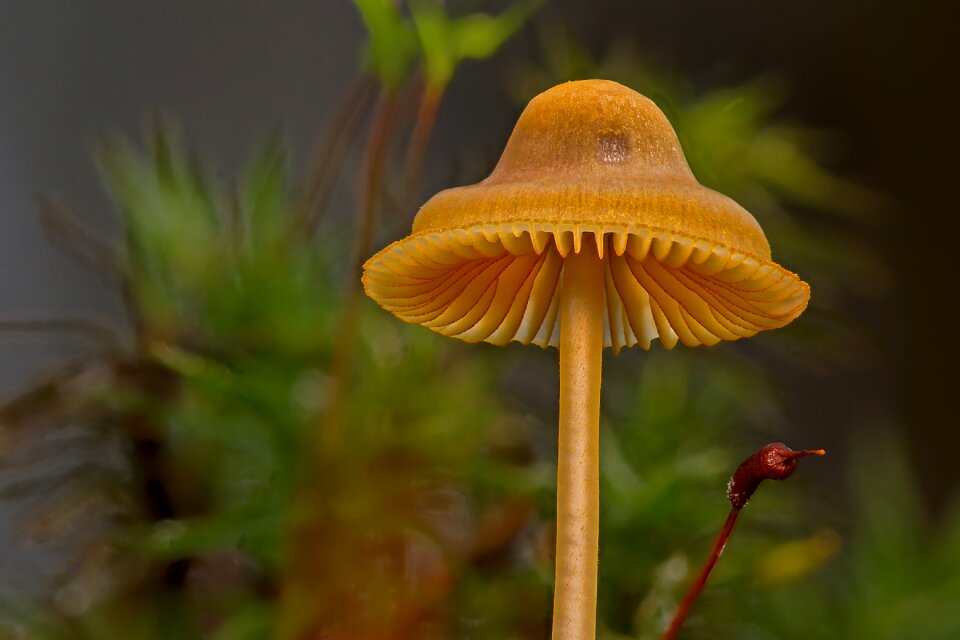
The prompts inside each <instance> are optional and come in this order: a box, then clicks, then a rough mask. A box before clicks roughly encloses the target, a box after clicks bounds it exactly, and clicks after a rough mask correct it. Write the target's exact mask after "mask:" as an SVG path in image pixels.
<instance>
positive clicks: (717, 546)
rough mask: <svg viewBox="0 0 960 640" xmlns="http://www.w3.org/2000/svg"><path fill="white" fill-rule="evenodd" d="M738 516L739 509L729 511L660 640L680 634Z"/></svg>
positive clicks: (671, 639) (725, 544) (670, 638)
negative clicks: (705, 559)
mask: <svg viewBox="0 0 960 640" xmlns="http://www.w3.org/2000/svg"><path fill="white" fill-rule="evenodd" d="M739 515H740V509H730V513H729V514H728V515H727V520H726V522H724V523H723V528H721V529H720V533H719V534H718V535H717V540H716V542H714V543H713V549H711V550H710V555H709V557H708V558H707V561H706V563H704V565H703V568H702V569H700V574H699V575H698V576H697V579H696V580H694V581H693V584H692V585H690V589H689V590H688V591H687V595H685V596H684V597H683V601H682V602H681V603H680V606H679V607H678V608H677V612H676V613H675V614H674V616H673V621H672V622H671V623H670V628H669V629H667V632H666V633H664V634H663V637H662V640H673V639H674V638H676V637H677V635H678V634H679V633H680V628H681V627H683V623H684V621H685V620H686V619H687V616H688V615H689V614H690V609H691V608H692V607H693V603H694V602H696V601H697V598H698V597H699V596H700V592H701V591H703V585H705V584H706V583H707V578H709V577H710V572H711V571H713V568H714V567H715V566H716V564H717V560H719V559H720V555H721V554H722V553H723V550H724V548H725V547H726V546H727V540H729V539H730V534H731V533H733V526H734V525H735V524H736V523H737V516H739Z"/></svg>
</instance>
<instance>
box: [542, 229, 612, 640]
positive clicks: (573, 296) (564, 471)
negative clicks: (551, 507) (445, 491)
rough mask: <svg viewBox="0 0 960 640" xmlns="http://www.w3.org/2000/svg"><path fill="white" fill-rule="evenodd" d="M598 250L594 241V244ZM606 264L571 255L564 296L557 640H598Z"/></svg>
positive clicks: (585, 251)
mask: <svg viewBox="0 0 960 640" xmlns="http://www.w3.org/2000/svg"><path fill="white" fill-rule="evenodd" d="M590 244H591V245H592V242H591V243H590ZM603 277H604V276H603V263H602V262H601V260H600V258H599V257H598V255H597V251H596V247H592V248H591V246H589V245H588V244H587V243H586V242H585V243H584V246H583V247H581V250H580V252H579V253H572V254H570V255H569V256H567V258H566V260H565V261H564V266H563V282H562V283H561V290H560V434H559V444H558V451H557V560H556V562H557V566H556V581H555V586H554V595H553V640H593V639H594V637H595V634H596V617H597V615H596V614H597V555H598V550H599V546H598V543H599V531H600V372H601V363H602V354H603V314H604V312H605V309H606V306H605V301H604V291H603V287H602V286H597V283H598V282H603Z"/></svg>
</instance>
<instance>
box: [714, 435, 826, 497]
mask: <svg viewBox="0 0 960 640" xmlns="http://www.w3.org/2000/svg"><path fill="white" fill-rule="evenodd" d="M825 454H826V451H824V450H823V449H809V450H806V451H794V450H793V449H791V448H790V447H788V446H787V445H785V444H783V443H782V442H771V443H770V444H768V445H766V446H765V447H763V448H762V449H760V451H757V452H756V453H755V454H753V455H751V456H750V457H749V458H747V459H746V460H744V461H743V463H742V464H741V465H740V466H739V467H737V470H736V471H735V472H734V474H733V476H732V477H731V478H730V482H729V483H728V484H727V499H728V500H730V504H732V505H733V508H734V509H737V510H739V509H743V508H744V507H745V506H747V503H748V502H750V498H751V497H752V496H753V493H754V491H756V490H757V487H759V486H760V483H761V482H763V481H764V480H783V479H785V478H789V477H790V476H791V475H792V474H793V472H794V471H796V469H797V460H798V459H799V458H802V457H803V456H822V455H825Z"/></svg>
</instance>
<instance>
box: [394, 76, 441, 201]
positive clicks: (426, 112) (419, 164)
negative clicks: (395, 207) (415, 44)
mask: <svg viewBox="0 0 960 640" xmlns="http://www.w3.org/2000/svg"><path fill="white" fill-rule="evenodd" d="M443 93H444V88H443V87H434V86H432V85H430V84H429V83H427V84H426V85H425V86H424V88H423V93H422V95H421V97H420V107H419V109H418V110H417V119H416V122H415V123H414V125H413V133H412V134H410V146H409V147H407V158H406V162H405V163H404V164H405V166H406V174H405V176H404V184H403V202H402V203H401V204H402V205H403V206H404V207H410V206H413V205H414V204H416V203H415V202H414V200H415V199H416V197H417V189H418V188H419V186H420V178H421V176H422V175H423V164H424V160H425V159H426V157H427V146H428V145H429V144H430V138H431V137H432V135H433V129H434V126H435V125H436V122H437V111H438V110H439V107H440V101H441V100H442V99H443Z"/></svg>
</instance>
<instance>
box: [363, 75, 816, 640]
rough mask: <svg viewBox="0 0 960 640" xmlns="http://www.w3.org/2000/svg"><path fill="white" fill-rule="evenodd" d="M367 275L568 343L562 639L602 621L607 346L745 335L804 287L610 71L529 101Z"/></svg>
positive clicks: (417, 318)
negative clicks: (481, 166)
mask: <svg viewBox="0 0 960 640" xmlns="http://www.w3.org/2000/svg"><path fill="white" fill-rule="evenodd" d="M363 284H364V288H365V290H366V292H367V294H368V295H369V296H370V297H371V298H373V299H374V300H375V301H376V302H377V303H379V304H380V306H381V307H383V308H384V309H386V310H387V311H389V312H390V313H393V314H394V315H396V316H397V317H399V318H400V319H401V320H404V321H405V322H409V323H419V324H422V325H424V326H426V327H429V328H430V329H432V330H433V331H436V332H437V333H440V334H442V335H445V336H451V337H454V338H459V339H461V340H465V341H467V342H481V341H483V342H489V343H491V344H495V345H505V344H507V343H508V342H510V341H516V342H520V343H522V344H529V343H533V344H536V345H539V346H541V347H547V346H554V347H558V348H559V350H560V426H559V439H558V443H559V444H558V461H557V547H556V582H555V589H554V612H553V616H554V617H553V638H554V639H555V640H561V639H562V640H574V639H576V640H585V639H592V638H594V637H595V631H596V600H597V561H598V538H599V531H598V530H599V504H600V497H599V494H600V490H599V484H600V483H599V469H600V467H599V418H600V373H601V359H602V358H601V356H602V351H603V348H604V347H612V348H613V350H614V351H615V352H617V353H619V351H620V349H622V348H623V347H628V346H632V345H636V344H639V345H640V346H642V347H643V348H644V349H649V348H650V345H651V342H652V341H653V340H654V338H659V339H660V341H661V342H662V343H663V345H664V346H665V347H666V348H667V349H672V348H673V347H674V346H675V345H676V344H677V343H678V342H680V343H683V344H685V345H687V346H691V347H692V346H697V345H714V344H717V343H718V342H720V341H721V340H737V339H739V338H745V337H749V336H753V335H754V334H756V333H758V332H759V331H763V330H765V329H774V328H778V327H782V326H784V325H786V324H787V323H789V322H790V321H791V320H793V319H794V318H796V317H797V316H799V315H800V313H802V312H803V310H804V308H805V307H806V305H807V301H808V299H809V287H808V286H807V284H806V283H804V282H802V281H801V280H800V279H799V278H798V277H797V275H795V274H793V273H791V272H790V271H787V270H786V269H784V268H783V267H781V266H779V265H777V264H775V263H774V262H772V261H771V255H770V246H769V244H768V243H767V240H766V237H765V236H764V234H763V231H762V230H761V228H760V226H759V225H758V224H757V221H756V220H755V219H754V218H753V216H751V215H750V214H749V213H748V212H747V211H746V210H744V209H743V208H742V207H740V206H739V205H738V204H737V203H736V202H734V201H733V200H731V199H729V198H727V197H726V196H723V195H721V194H719V193H717V192H715V191H712V190H710V189H707V188H706V187H703V186H702V185H700V184H699V183H698V182H697V180H696V178H695V177H694V176H693V173H692V172H691V171H690V168H689V166H688V165H687V162H686V159H685V158H684V155H683V151H682V150H681V148H680V143H679V142H678V140H677V136H676V134H675V133H674V131H673V129H672V127H671V126H670V123H669V122H668V120H667V118H666V117H665V116H664V115H663V113H662V112H661V111H660V110H659V109H658V108H657V106H656V105H655V104H654V103H653V102H651V101H650V100H649V99H647V98H645V97H644V96H642V95H640V94H639V93H637V92H635V91H633V90H631V89H628V88H627V87H624V86H623V85H620V84H618V83H615V82H611V81H607V80H585V81H579V82H568V83H565V84H561V85H559V86H556V87H554V88H552V89H549V90H548V91H545V92H544V93H542V94H540V95H538V96H537V97H535V98H534V99H533V100H531V101H530V104H529V105H528V106H527V108H526V109H525V110H524V111H523V113H522V114H521V116H520V119H519V121H518V122H517V125H516V127H515V128H514V130H513V133H512V135H511V136H510V139H509V141H508V142H507V146H506V149H505V150H504V152H503V155H502V156H501V158H500V161H499V163H498V164H497V166H496V168H495V169H494V170H493V173H492V174H491V175H490V176H489V177H488V178H486V179H485V180H483V181H482V182H480V183H478V184H475V185H470V186H466V187H459V188H455V189H448V190H445V191H441V192H440V193H438V194H436V195H435V196H433V197H432V198H431V199H430V200H429V201H428V202H427V203H426V204H424V205H423V207H422V208H421V209H420V211H419V213H418V214H417V216H416V219H415V220H414V222H413V232H412V234H411V235H409V236H408V237H406V238H403V239H402V240H399V241H397V242H394V243H393V244H391V245H390V246H388V247H386V248H385V249H383V250H382V251H380V252H379V253H377V254H376V255H374V256H373V257H372V258H370V260H368V261H367V263H366V264H365V265H364V274H363Z"/></svg>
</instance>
